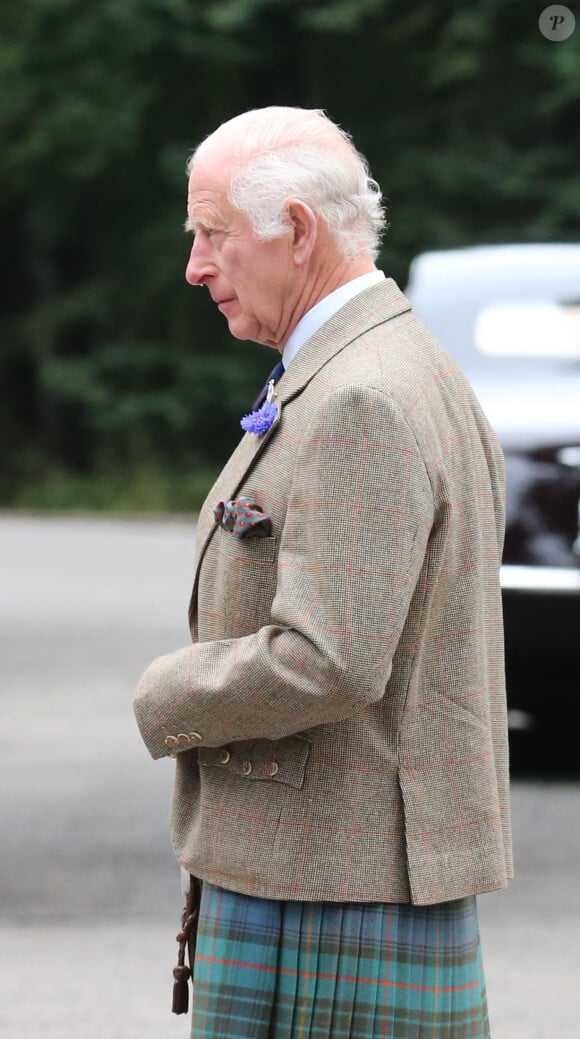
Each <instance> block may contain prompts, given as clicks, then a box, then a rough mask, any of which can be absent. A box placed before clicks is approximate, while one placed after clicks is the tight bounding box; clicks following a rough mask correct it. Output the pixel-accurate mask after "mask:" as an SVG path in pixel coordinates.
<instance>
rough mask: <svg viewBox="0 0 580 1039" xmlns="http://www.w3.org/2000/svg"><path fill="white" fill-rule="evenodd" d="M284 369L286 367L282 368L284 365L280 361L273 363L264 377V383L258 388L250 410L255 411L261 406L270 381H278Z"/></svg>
mask: <svg viewBox="0 0 580 1039" xmlns="http://www.w3.org/2000/svg"><path fill="white" fill-rule="evenodd" d="M285 370H286V369H285V368H284V365H283V364H282V361H278V364H276V365H274V367H273V368H272V371H271V372H270V374H269V376H268V378H267V379H266V382H265V385H264V386H263V387H262V389H261V390H260V392H259V394H258V396H257V397H256V399H255V401H254V403H253V405H252V411H257V410H258V408H261V406H262V404H263V403H264V401H265V400H266V396H267V394H268V386H269V385H270V383H271V382H275V383H276V382H278V379H281V378H282V376H283V374H284V372H285Z"/></svg>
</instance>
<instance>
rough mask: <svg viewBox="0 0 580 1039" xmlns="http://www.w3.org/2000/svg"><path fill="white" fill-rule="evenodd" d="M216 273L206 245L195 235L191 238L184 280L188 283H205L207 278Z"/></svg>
mask: <svg viewBox="0 0 580 1039" xmlns="http://www.w3.org/2000/svg"><path fill="white" fill-rule="evenodd" d="M215 273H216V268H215V264H214V263H213V262H212V259H211V255H210V252H209V249H208V247H207V245H205V244H204V243H203V241H202V239H201V236H197V235H196V237H195V238H194V239H193V245H192V246H191V252H190V254H189V260H188V261H187V267H186V268H185V280H186V281H187V282H188V283H189V284H190V285H205V283H206V281H207V280H208V278H211V276H212V275H213V274H215Z"/></svg>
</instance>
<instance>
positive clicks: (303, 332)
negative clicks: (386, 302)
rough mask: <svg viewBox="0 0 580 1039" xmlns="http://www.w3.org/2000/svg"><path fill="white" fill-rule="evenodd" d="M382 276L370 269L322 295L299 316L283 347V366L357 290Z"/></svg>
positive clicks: (376, 282)
mask: <svg viewBox="0 0 580 1039" xmlns="http://www.w3.org/2000/svg"><path fill="white" fill-rule="evenodd" d="M384 277H385V275H384V274H383V272H382V271H371V272H370V273H369V274H361V275H360V277H358V278H353V280H352V281H347V283H346V285H341V286H340V288H338V289H335V290H334V292H330V293H329V294H328V296H324V298H323V299H321V300H319V301H318V303H315V305H314V306H313V307H312V308H311V309H310V310H308V311H307V312H306V314H304V315H303V317H301V318H300V321H299V322H298V324H297V325H296V328H295V329H294V331H293V332H292V334H291V335H290V337H289V339H288V342H287V343H286V346H285V347H284V352H283V353H282V362H283V364H284V368H288V365H289V364H290V363H291V362H292V361H293V360H294V358H295V357H296V354H297V353H298V351H299V349H300V347H301V346H304V343H305V342H306V340H307V339H310V337H311V336H313V335H314V333H315V332H317V331H318V329H319V328H322V325H324V323H325V322H326V321H328V320H329V318H331V317H332V316H333V315H334V314H336V312H337V311H338V310H340V308H341V307H343V306H344V304H345V303H348V302H349V300H351V299H353V298H354V296H358V294H359V292H363V291H364V289H368V288H369V287H370V286H371V285H375V284H378V282H380V281H382V280H383V279H384Z"/></svg>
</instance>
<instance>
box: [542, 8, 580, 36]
mask: <svg viewBox="0 0 580 1039" xmlns="http://www.w3.org/2000/svg"><path fill="white" fill-rule="evenodd" d="M538 28H539V30H540V32H541V34H542V36H544V37H545V39H546V40H550V41H551V42H552V43H561V42H562V40H567V39H568V37H569V36H571V35H572V33H573V32H574V29H575V28H576V19H575V17H574V15H573V13H572V11H571V10H570V8H569V7H564V6H563V5H562V4H552V5H551V6H550V7H545V8H544V10H543V11H542V13H541V15H540V17H539V19H538Z"/></svg>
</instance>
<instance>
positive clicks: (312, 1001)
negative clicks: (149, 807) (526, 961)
mask: <svg viewBox="0 0 580 1039" xmlns="http://www.w3.org/2000/svg"><path fill="white" fill-rule="evenodd" d="M225 1036H227V1037H228V1039H488V1037H489V1025H488V1017H487V1000H486V994H485V983H484V975H483V968H482V962H481V949H480V941H479V927H478V920H477V909H476V903H475V899H474V898H472V897H467V898H464V899H460V900H458V901H455V902H447V903H444V904H442V905H438V906H422V907H417V906H409V905H381V904H376V903H375V904H360V903H359V904H356V903H355V904H353V903H351V904H340V903H313V902H284V901H282V902H276V901H271V900H266V899H261V898H252V897H249V896H247V895H240V894H236V893H234V892H230V891H224V890H222V889H220V888H218V887H214V886H212V885H209V884H206V885H204V889H203V896H202V905H201V916H200V926H199V931H198V938H197V953H196V958H195V983H194V994H193V1016H192V1039H224V1037H225Z"/></svg>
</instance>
